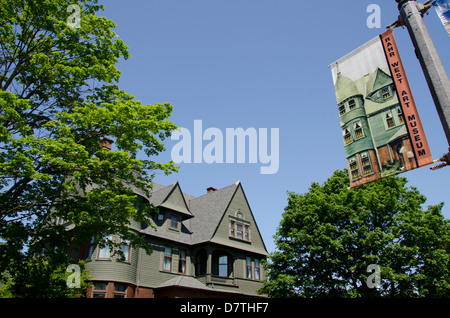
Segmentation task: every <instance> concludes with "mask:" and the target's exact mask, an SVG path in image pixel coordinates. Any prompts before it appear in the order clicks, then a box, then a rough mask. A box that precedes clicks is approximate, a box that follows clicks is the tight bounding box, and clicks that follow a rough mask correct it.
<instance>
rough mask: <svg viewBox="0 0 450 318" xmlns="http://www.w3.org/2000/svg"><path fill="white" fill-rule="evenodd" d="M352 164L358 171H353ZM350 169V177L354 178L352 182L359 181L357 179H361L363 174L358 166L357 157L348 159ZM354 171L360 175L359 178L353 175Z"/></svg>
mask: <svg viewBox="0 0 450 318" xmlns="http://www.w3.org/2000/svg"><path fill="white" fill-rule="evenodd" d="M352 164H355V165H356V169H352ZM348 168H349V170H350V175H351V177H352V180H357V179H359V178H361V173H360V171H359V170H360V169H359V166H358V161H357V160H356V157H355V156H353V157H350V158H348ZM354 171H356V172H357V173H358V175H357V176H354V175H353V173H354Z"/></svg>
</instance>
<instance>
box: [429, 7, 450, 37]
mask: <svg viewBox="0 0 450 318" xmlns="http://www.w3.org/2000/svg"><path fill="white" fill-rule="evenodd" d="M433 6H434V7H435V9H436V13H437V15H438V16H439V19H441V21H442V24H443V25H444V27H445V29H446V30H447V33H448V36H450V0H436V1H433Z"/></svg>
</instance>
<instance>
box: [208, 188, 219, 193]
mask: <svg viewBox="0 0 450 318" xmlns="http://www.w3.org/2000/svg"><path fill="white" fill-rule="evenodd" d="M216 190H217V189H216V188H213V187H209V188H206V193H210V192H214V191H216Z"/></svg>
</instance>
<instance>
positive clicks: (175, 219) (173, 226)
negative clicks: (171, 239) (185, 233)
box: [169, 215, 180, 231]
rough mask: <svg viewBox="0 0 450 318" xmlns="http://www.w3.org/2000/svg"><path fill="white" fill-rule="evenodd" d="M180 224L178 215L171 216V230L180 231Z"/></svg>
mask: <svg viewBox="0 0 450 318" xmlns="http://www.w3.org/2000/svg"><path fill="white" fill-rule="evenodd" d="M179 223H180V218H179V217H178V216H176V215H171V216H170V226H169V228H170V229H172V230H177V231H178V230H179V228H178V225H179Z"/></svg>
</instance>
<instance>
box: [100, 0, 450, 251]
mask: <svg viewBox="0 0 450 318" xmlns="http://www.w3.org/2000/svg"><path fill="white" fill-rule="evenodd" d="M103 3H104V5H105V11H104V12H103V13H102V15H105V16H107V17H108V18H109V19H111V20H113V21H114V22H115V23H116V24H117V28H116V33H117V34H118V35H119V37H120V38H121V39H123V40H124V41H125V43H126V44H127V45H129V46H130V53H131V55H132V58H131V59H129V60H127V61H121V62H120V63H119V65H118V68H119V69H120V70H121V71H122V78H121V81H120V87H121V88H123V89H125V90H127V91H128V92H129V93H130V94H133V95H134V96H135V98H136V99H137V100H140V101H142V103H145V104H155V103H163V102H169V103H171V104H172V105H173V106H174V112H173V116H172V118H171V120H172V121H173V122H175V123H176V124H177V125H178V126H180V127H185V128H187V129H188V130H189V131H190V132H191V133H192V134H193V133H194V120H201V121H202V125H203V131H205V130H206V129H207V128H211V127H214V128H218V129H219V130H220V131H222V132H223V134H224V138H225V131H226V128H238V127H242V128H244V129H247V128H250V127H253V128H255V129H256V130H257V131H258V129H259V128H268V131H269V132H270V128H278V129H279V160H280V162H279V170H278V172H277V173H275V174H260V167H261V166H262V164H261V163H260V160H259V159H258V162H257V163H249V160H248V157H247V159H246V162H245V163H212V164H208V163H204V162H203V163H181V164H180V165H179V166H180V171H179V173H176V174H172V175H171V176H164V175H162V174H158V175H157V176H156V178H155V179H154V180H155V181H156V182H158V183H161V184H164V185H169V184H171V183H173V182H175V181H176V180H178V181H179V182H180V185H181V188H182V190H183V191H184V192H186V193H189V194H191V195H194V196H200V195H203V194H205V193H206V188H207V187H210V186H212V187H215V188H222V187H225V186H228V185H230V184H233V183H235V182H236V181H238V180H240V181H241V182H242V185H243V188H244V191H245V194H246V196H247V199H248V201H249V203H250V207H251V208H252V211H253V214H254V216H255V218H256V222H257V224H258V227H259V230H260V232H261V234H262V236H263V239H264V241H265V243H266V246H267V249H268V250H269V252H273V251H274V250H275V245H274V240H273V235H274V234H275V232H276V229H277V227H278V225H279V222H280V220H281V219H282V213H283V211H284V208H285V206H286V204H287V191H294V192H297V193H305V192H307V191H308V188H309V186H310V185H311V183H312V182H313V181H316V182H319V183H322V182H324V181H325V180H326V179H327V178H329V177H330V176H331V175H332V173H333V171H335V170H337V169H343V168H345V167H346V161H345V154H344V145H343V140H342V135H341V129H340V125H339V115H338V110H337V106H336V97H335V92H334V86H333V81H332V76H331V71H330V69H329V68H328V65H330V64H331V63H333V62H334V61H336V60H338V59H339V58H341V57H343V56H344V55H346V54H347V53H349V52H350V51H352V50H354V49H356V48H357V47H359V46H361V45H362V44H364V43H365V42H367V41H369V40H370V39H372V38H373V37H375V36H377V35H378V34H380V33H382V32H383V31H384V30H385V28H386V26H387V25H390V24H391V23H392V22H394V21H395V20H396V19H397V17H398V10H397V4H396V3H395V1H394V0H389V1H388V0H383V1H381V0H378V1H376V0H370V1H361V0H359V1H355V0H341V1H334V0H333V1H332V0H323V1H299V0H131V1H123V0H106V1H104V2H103ZM370 4H377V5H379V6H380V8H381V28H369V27H368V26H367V24H366V20H367V18H368V17H369V16H370V14H371V12H367V7H368V6H369V5H370ZM425 22H426V24H427V27H428V29H429V31H430V34H431V36H432V38H433V41H434V42H435V45H436V47H437V49H438V52H439V54H440V56H441V59H442V61H443V63H444V66H445V68H446V70H447V72H449V73H450V54H448V51H449V49H450V38H449V36H448V34H447V32H446V31H445V29H444V27H443V26H442V24H441V22H440V20H439V18H438V16H437V14H436V12H435V10H434V9H431V10H429V14H428V15H426V16H425ZM394 35H395V37H396V41H397V46H398V48H399V51H400V55H401V58H402V61H403V64H404V66H405V69H406V74H407V76H408V80H409V83H410V86H411V89H412V92H413V95H414V98H415V101H416V105H417V108H418V111H419V114H420V115H421V119H422V124H423V127H424V129H425V133H426V136H427V138H428V142H429V145H430V148H431V151H432V153H433V157H434V158H435V159H437V158H439V157H440V156H441V155H442V154H444V153H446V152H447V142H446V139H445V136H444V132H443V130H442V126H441V124H440V121H439V118H438V115H437V112H436V109H435V107H434V104H433V101H432V98H431V94H430V92H429V90H428V87H427V84H426V82H425V78H424V75H423V72H422V70H421V68H420V65H419V62H418V60H417V59H416V56H415V54H414V48H413V46H412V44H411V39H410V38H409V35H408V31H407V29H406V28H397V29H395V30H394ZM269 136H270V133H269ZM192 138H194V137H193V136H192ZM224 142H225V140H224ZM177 143H178V141H175V140H170V139H169V140H167V141H166V143H165V145H166V149H167V151H166V152H165V153H163V154H162V155H160V156H159V158H158V159H157V160H159V161H161V162H165V161H168V160H170V159H171V150H172V148H173V146H174V145H176V144H177ZM206 144H208V141H204V142H203V146H205V145H206ZM224 151H225V146H224ZM402 176H404V177H406V178H408V180H409V185H410V186H415V187H417V188H418V189H419V190H420V192H421V193H423V194H424V195H425V196H426V197H427V198H428V201H427V203H426V205H428V204H437V203H440V202H442V201H444V202H446V205H445V206H444V210H443V213H444V215H445V217H446V218H450V200H449V192H450V191H449V186H448V181H449V179H450V167H446V168H443V169H440V170H437V171H431V170H429V167H422V168H420V169H416V170H414V171H410V172H407V173H404V174H403V175H402Z"/></svg>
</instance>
